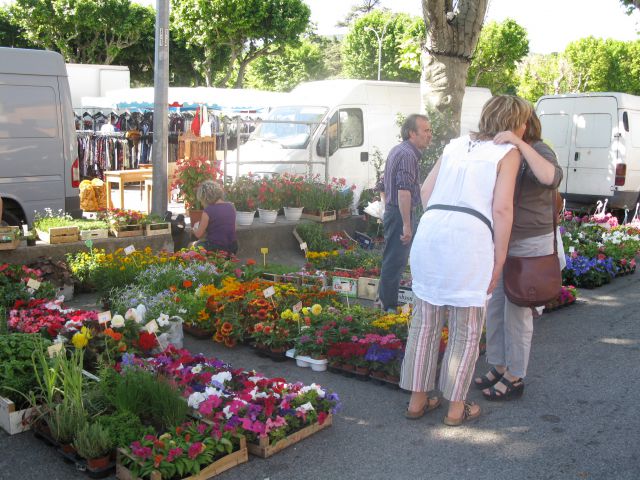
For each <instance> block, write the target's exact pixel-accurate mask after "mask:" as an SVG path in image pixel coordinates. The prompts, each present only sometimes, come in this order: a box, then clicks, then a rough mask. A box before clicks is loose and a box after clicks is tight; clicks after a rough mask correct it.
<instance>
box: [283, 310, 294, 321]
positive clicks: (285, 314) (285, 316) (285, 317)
mask: <svg viewBox="0 0 640 480" xmlns="http://www.w3.org/2000/svg"><path fill="white" fill-rule="evenodd" d="M292 315H293V312H292V311H291V310H289V309H288V308H287V309H286V310H285V311H284V312H282V314H281V315H280V317H281V318H282V319H283V320H289V319H290V318H291V316H292Z"/></svg>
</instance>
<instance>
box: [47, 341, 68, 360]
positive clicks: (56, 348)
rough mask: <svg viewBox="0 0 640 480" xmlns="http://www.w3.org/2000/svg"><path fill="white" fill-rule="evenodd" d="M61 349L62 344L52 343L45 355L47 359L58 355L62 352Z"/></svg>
mask: <svg viewBox="0 0 640 480" xmlns="http://www.w3.org/2000/svg"><path fill="white" fill-rule="evenodd" d="M62 347H64V345H63V344H62V343H54V344H53V345H51V346H50V347H48V348H47V353H48V354H49V358H53V357H55V356H56V355H59V354H60V352H61V351H62Z"/></svg>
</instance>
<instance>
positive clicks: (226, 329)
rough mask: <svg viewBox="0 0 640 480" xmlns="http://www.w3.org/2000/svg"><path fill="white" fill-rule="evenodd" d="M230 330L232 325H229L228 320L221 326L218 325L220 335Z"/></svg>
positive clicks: (226, 333) (227, 333) (228, 332)
mask: <svg viewBox="0 0 640 480" xmlns="http://www.w3.org/2000/svg"><path fill="white" fill-rule="evenodd" d="M232 331H233V325H231V324H230V323H229V322H224V323H223V324H222V327H220V332H221V333H222V335H229V334H230V333H231V332H232Z"/></svg>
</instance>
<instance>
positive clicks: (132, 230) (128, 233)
mask: <svg viewBox="0 0 640 480" xmlns="http://www.w3.org/2000/svg"><path fill="white" fill-rule="evenodd" d="M111 234H112V235H113V236H114V237H118V238H123V237H140V236H142V235H144V230H143V229H142V225H124V226H121V227H118V228H115V227H111Z"/></svg>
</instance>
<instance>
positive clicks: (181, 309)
mask: <svg viewBox="0 0 640 480" xmlns="http://www.w3.org/2000/svg"><path fill="white" fill-rule="evenodd" d="M178 313H187V310H186V309H184V308H179V309H178Z"/></svg>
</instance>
